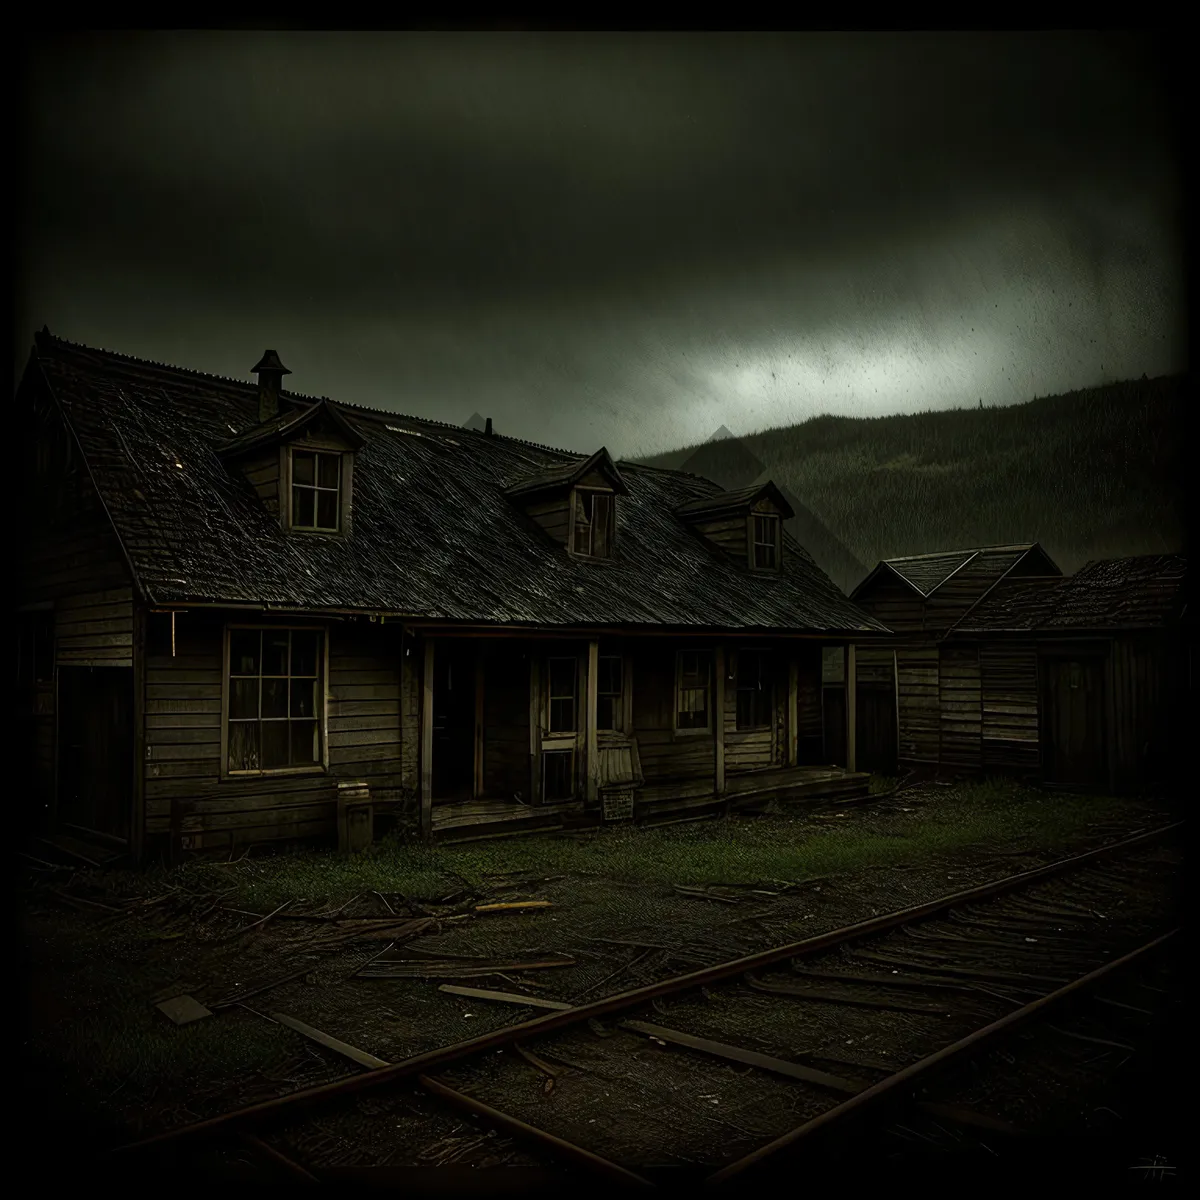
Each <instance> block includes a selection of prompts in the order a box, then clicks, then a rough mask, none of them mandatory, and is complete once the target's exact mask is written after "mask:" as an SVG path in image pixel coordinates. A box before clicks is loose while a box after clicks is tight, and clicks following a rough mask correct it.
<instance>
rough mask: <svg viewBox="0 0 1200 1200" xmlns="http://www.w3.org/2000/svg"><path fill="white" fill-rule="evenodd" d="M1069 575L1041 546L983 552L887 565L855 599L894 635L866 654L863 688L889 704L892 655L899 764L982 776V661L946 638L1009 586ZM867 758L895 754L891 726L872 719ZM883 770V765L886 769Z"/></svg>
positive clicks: (879, 567) (957, 552)
mask: <svg viewBox="0 0 1200 1200" xmlns="http://www.w3.org/2000/svg"><path fill="white" fill-rule="evenodd" d="M1061 578H1062V572H1061V571H1060V570H1059V568H1058V567H1057V566H1056V565H1055V563H1054V562H1053V561H1052V560H1051V559H1050V557H1049V555H1047V554H1046V552H1045V551H1044V550H1043V549H1042V548H1041V546H1039V545H1038V544H1037V543H1036V542H1027V543H1023V544H1019V545H1009V546H984V547H978V548H976V549H972V550H954V551H945V552H940V553H936V554H921V555H914V556H910V557H907V558H893V559H885V560H884V561H882V562H880V563H879V564H878V565H877V566H876V567H875V568H874V570H872V571H871V573H870V574H869V575H868V576H867V577H866V579H864V580H863V581H862V583H860V584H859V585H858V587H857V588H855V589H854V591H853V593H852V594H851V597H850V598H851V599H852V600H853V601H854V602H855V603H856V604H858V605H859V606H861V607H862V608H864V609H866V611H867V612H869V613H871V614H872V615H873V616H875V617H877V618H878V619H879V620H880V621H882V622H883V623H884V624H885V625H886V626H888V628H889V629H891V630H892V632H893V637H892V638H891V639H888V640H887V641H885V642H878V643H872V645H871V647H870V648H869V650H863V651H860V654H859V672H860V674H859V685H860V688H861V687H862V686H863V685H864V684H865V685H866V686H867V687H868V689H874V691H875V692H876V693H877V699H876V701H875V704H876V706H877V708H878V709H879V710H880V712H881V713H882V711H883V710H884V706H885V704H886V700H885V699H884V697H885V696H886V686H887V685H886V675H887V665H888V664H887V661H886V657H885V656H886V655H891V656H892V674H893V678H894V684H893V694H894V697H895V700H894V705H895V713H896V737H895V742H896V758H897V760H898V763H899V764H900V765H903V766H918V765H919V766H925V767H945V768H950V769H954V770H961V771H966V772H973V771H977V770H979V769H980V768H981V767H982V766H983V762H982V759H981V755H980V734H981V729H982V725H983V720H984V716H983V710H982V704H981V693H980V686H979V656H978V651H977V648H976V647H975V646H974V644H970V643H957V642H956V643H944V642H943V639H944V637H945V635H946V633H947V632H948V631H949V630H950V629H951V628H952V627H953V626H954V625H955V624H957V623H958V622H960V621H961V620H962V619H963V618H964V617H965V616H966V615H967V614H968V613H969V612H970V611H971V610H972V609H973V608H974V606H975V605H977V604H978V603H979V602H980V601H981V600H983V598H984V597H986V596H987V595H988V594H989V593H990V592H991V591H992V590H993V589H994V588H996V587H997V586H999V585H1001V584H1002V583H1005V584H1008V583H1011V582H1014V581H1016V580H1022V581H1024V582H1026V583H1028V584H1030V585H1031V586H1036V585H1037V583H1038V582H1039V581H1057V580H1059V579H1061ZM871 729H872V730H873V732H872V733H870V734H868V733H867V731H866V730H865V729H864V731H863V736H864V737H870V738H871V739H872V741H873V744H872V745H871V747H870V749H868V750H867V752H866V757H865V758H864V759H863V761H864V762H874V761H883V760H884V759H885V758H886V755H887V748H886V738H887V737H888V736H889V735H888V734H887V733H885V725H884V723H883V721H882V718H881V717H877V719H876V720H875V721H874V722H873V724H872V726H871ZM877 769H883V768H877Z"/></svg>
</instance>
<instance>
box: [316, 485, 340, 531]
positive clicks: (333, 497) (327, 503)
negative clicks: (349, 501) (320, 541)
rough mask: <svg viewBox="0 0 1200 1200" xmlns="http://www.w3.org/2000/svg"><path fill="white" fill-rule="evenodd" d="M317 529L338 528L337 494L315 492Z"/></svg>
mask: <svg viewBox="0 0 1200 1200" xmlns="http://www.w3.org/2000/svg"><path fill="white" fill-rule="evenodd" d="M317 527H318V528H319V529H336V528H337V527H338V494H337V492H317Z"/></svg>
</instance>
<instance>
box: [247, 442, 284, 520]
mask: <svg viewBox="0 0 1200 1200" xmlns="http://www.w3.org/2000/svg"><path fill="white" fill-rule="evenodd" d="M279 456H280V450H279V447H278V446H272V447H271V448H270V449H269V450H266V451H264V452H263V453H262V454H257V455H254V456H252V457H250V458H247V459H245V460H243V461H242V462H241V463H239V464H238V465H239V466H240V467H241V470H242V474H244V475H245V476H246V478H247V479H248V480H249V481H250V485H251V487H253V488H254V490H255V491H256V492H257V493H258V498H259V499H260V500H261V501H262V504H263V507H264V508H265V509H266V510H267V512H269V513H270V514H271V516H273V517H275V518H276V520H278V519H279V502H280V497H279V488H280V477H281V476H280V469H279Z"/></svg>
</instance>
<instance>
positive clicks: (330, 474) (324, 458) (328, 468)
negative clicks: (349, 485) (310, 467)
mask: <svg viewBox="0 0 1200 1200" xmlns="http://www.w3.org/2000/svg"><path fill="white" fill-rule="evenodd" d="M341 468H342V459H341V456H340V455H338V454H321V455H318V456H317V470H318V472H319V475H318V478H317V482H318V483H319V484H320V485H321V486H322V487H324V488H335V487H337V485H338V476H339V475H340V474H341Z"/></svg>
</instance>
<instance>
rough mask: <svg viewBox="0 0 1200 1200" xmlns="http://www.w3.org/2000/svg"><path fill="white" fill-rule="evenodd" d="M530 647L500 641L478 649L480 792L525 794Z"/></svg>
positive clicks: (500, 795)
mask: <svg viewBox="0 0 1200 1200" xmlns="http://www.w3.org/2000/svg"><path fill="white" fill-rule="evenodd" d="M529 661H530V653H529V649H528V648H527V647H526V646H524V645H521V644H517V643H511V642H499V643H497V644H496V645H492V646H485V647H484V649H483V794H484V795H485V796H488V797H492V798H495V799H499V800H512V799H513V798H514V796H518V795H519V796H520V798H521V799H522V800H524V801H526V802H529V801H530V800H531V797H530V795H529Z"/></svg>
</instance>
